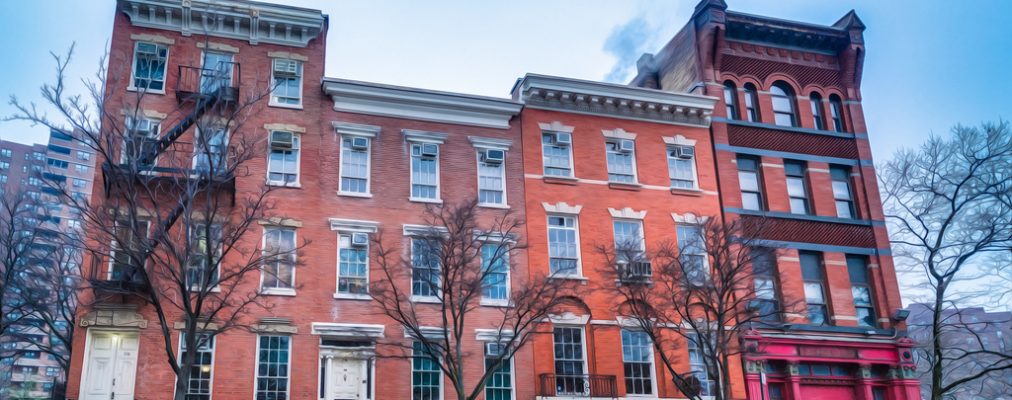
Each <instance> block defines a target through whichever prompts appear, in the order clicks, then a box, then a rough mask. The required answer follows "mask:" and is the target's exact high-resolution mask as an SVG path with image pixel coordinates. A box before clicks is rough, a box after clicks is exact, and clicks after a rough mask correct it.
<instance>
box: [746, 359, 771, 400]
mask: <svg viewBox="0 0 1012 400" xmlns="http://www.w3.org/2000/svg"><path fill="white" fill-rule="evenodd" d="M762 369H763V364H762V361H758V360H745V387H746V393H748V400H765V399H766V396H765V395H763V391H764V390H766V388H764V387H763V383H762V379H761V375H760V374H761V373H762Z"/></svg>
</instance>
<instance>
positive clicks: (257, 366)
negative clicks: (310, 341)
mask: <svg viewBox="0 0 1012 400" xmlns="http://www.w3.org/2000/svg"><path fill="white" fill-rule="evenodd" d="M264 336H288V375H287V377H288V384H287V385H285V386H286V387H285V398H288V399H290V398H292V397H291V393H292V360H294V358H292V339H294V336H291V335H282V334H270V335H257V341H256V358H255V359H254V361H253V398H254V399H256V396H257V379H259V378H260V375H259V374H258V373H257V371H258V370H259V369H260V338H262V337H264Z"/></svg>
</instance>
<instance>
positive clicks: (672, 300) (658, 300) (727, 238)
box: [598, 218, 792, 400]
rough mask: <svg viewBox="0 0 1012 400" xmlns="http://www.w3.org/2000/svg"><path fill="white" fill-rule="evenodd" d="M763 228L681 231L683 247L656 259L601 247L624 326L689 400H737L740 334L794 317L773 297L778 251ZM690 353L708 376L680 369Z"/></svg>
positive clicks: (665, 246)
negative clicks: (734, 369) (735, 361)
mask: <svg viewBox="0 0 1012 400" xmlns="http://www.w3.org/2000/svg"><path fill="white" fill-rule="evenodd" d="M763 224H764V223H763V222H762V220H744V219H739V220H734V221H729V222H726V221H721V220H720V219H718V218H706V219H705V220H701V221H699V223H698V224H696V225H683V226H681V227H680V228H679V231H678V235H679V241H678V243H672V242H661V243H658V244H657V245H655V246H652V247H654V248H655V249H656V250H654V251H652V252H651V253H647V252H646V251H644V250H643V248H644V246H643V244H642V243H617V244H616V245H615V246H599V247H598V251H599V252H600V253H601V254H603V255H604V259H605V260H606V265H605V266H604V270H605V272H606V273H608V274H609V275H611V276H614V277H615V278H616V279H615V282H616V284H614V285H610V284H609V285H605V286H604V287H603V289H605V290H610V291H612V292H613V293H615V295H616V297H617V299H616V303H618V304H616V306H617V307H616V312H617V314H619V315H621V316H623V317H625V318H627V320H626V321H625V322H624V323H623V324H624V325H625V326H626V327H627V328H628V329H632V330H636V331H639V332H643V333H644V334H646V336H647V337H648V338H649V339H650V342H651V344H652V345H653V347H654V350H655V353H657V356H658V357H659V359H660V361H661V364H662V365H663V366H664V368H665V369H667V370H668V372H669V373H670V374H671V376H672V377H673V380H674V383H675V386H676V387H678V389H679V390H680V391H681V392H682V393H683V394H685V395H686V396H688V397H690V398H693V399H702V398H704V397H707V396H712V398H713V399H717V400H721V399H731V398H733V397H732V395H731V387H732V386H733V384H734V383H733V382H731V376H730V372H729V367H730V365H731V363H732V357H735V356H738V355H740V354H742V353H743V352H745V351H746V349H743V348H742V347H741V346H740V343H741V342H740V339H741V335H742V333H744V332H745V331H747V330H749V329H752V328H753V325H755V324H777V323H779V321H780V317H781V314H782V313H783V312H791V311H792V308H790V307H791V306H788V305H785V304H783V302H781V301H778V300H776V296H775V295H773V292H774V291H775V288H774V286H773V285H774V283H773V282H774V280H773V277H772V265H773V264H772V262H773V260H774V259H775V249H773V248H771V247H769V246H768V245H767V244H766V243H764V242H763V241H762V240H761V239H760V238H759V233H761V231H762V225H763ZM684 346H690V348H691V349H692V351H694V352H695V353H696V354H697V355H698V357H699V359H700V360H701V361H702V362H703V363H704V364H705V372H703V371H685V370H683V369H682V368H683V367H682V365H683V364H682V363H680V362H679V361H680V360H684V359H683V358H681V355H685V354H687V351H686V350H687V349H686V347H684ZM748 351H754V349H753V350H748ZM707 398H709V397H707Z"/></svg>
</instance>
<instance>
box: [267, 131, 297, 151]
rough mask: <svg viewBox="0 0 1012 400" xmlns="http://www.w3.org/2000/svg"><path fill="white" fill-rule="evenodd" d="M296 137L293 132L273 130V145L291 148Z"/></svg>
mask: <svg viewBox="0 0 1012 400" xmlns="http://www.w3.org/2000/svg"><path fill="white" fill-rule="evenodd" d="M294 143H295V137H294V135H292V133H291V132H284V131H277V132H271V147H273V148H278V149H290V148H292V147H294V146H295V145H294Z"/></svg>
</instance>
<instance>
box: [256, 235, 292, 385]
mask: <svg viewBox="0 0 1012 400" xmlns="http://www.w3.org/2000/svg"><path fill="white" fill-rule="evenodd" d="M271 229H282V230H285V229H290V230H291V231H292V240H293V241H294V243H295V245H296V247H298V243H299V231H298V229H295V228H293V227H286V226H276V225H267V226H264V231H263V234H261V238H260V251H261V253H262V252H263V251H265V249H266V248H267V231H268V230H271ZM295 257H296V259H295V263H296V264H297V263H298V257H299V255H298V254H297V253H296V254H295ZM263 267H264V266H263V265H262V264H261V265H260V294H262V295H273V296H295V282H296V279H295V273H296V272H297V270H298V268H295V267H294V266H293V267H292V287H290V288H265V287H264V271H263ZM254 391H255V390H254Z"/></svg>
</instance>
